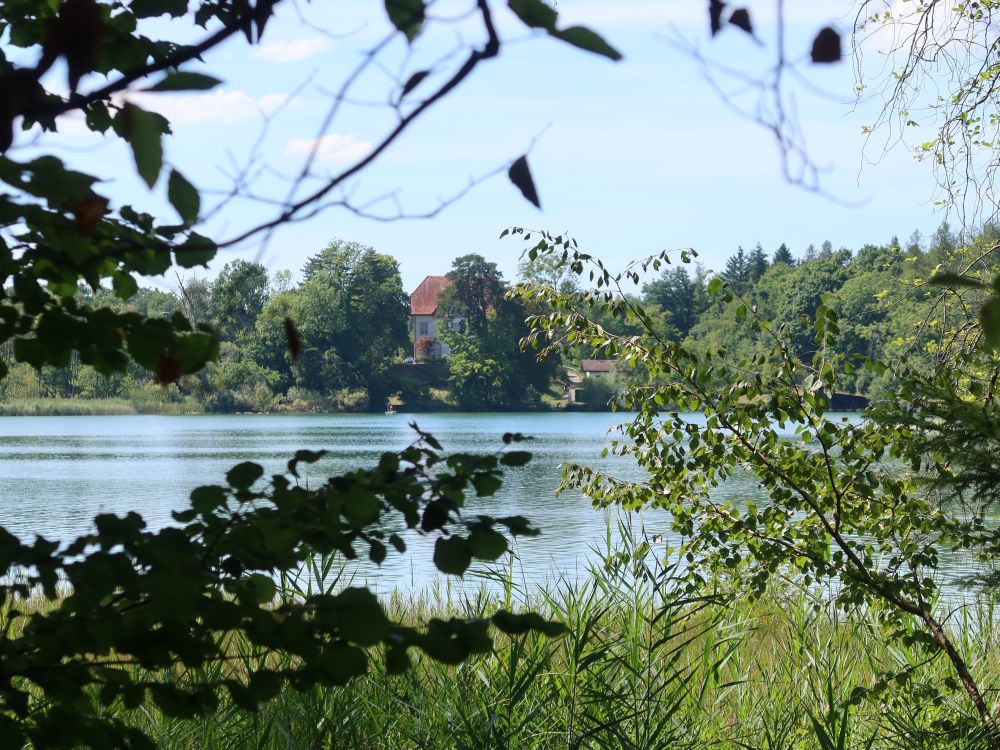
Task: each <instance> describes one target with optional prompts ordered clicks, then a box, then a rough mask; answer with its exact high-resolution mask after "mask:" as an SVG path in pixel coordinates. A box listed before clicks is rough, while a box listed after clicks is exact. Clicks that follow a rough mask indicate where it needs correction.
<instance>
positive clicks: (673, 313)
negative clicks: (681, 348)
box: [560, 266, 708, 338]
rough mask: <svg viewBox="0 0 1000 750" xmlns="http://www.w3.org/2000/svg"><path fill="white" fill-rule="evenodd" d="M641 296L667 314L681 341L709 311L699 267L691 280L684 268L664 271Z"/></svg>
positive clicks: (703, 274)
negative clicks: (703, 314) (705, 312)
mask: <svg viewBox="0 0 1000 750" xmlns="http://www.w3.org/2000/svg"><path fill="white" fill-rule="evenodd" d="M560 291H563V292H566V291H572V290H560ZM642 296H643V299H644V300H645V301H646V302H649V303H652V304H654V305H656V306H657V307H659V308H660V309H661V310H665V311H666V312H667V315H668V320H669V321H670V324H671V325H672V326H674V327H675V328H676V329H677V335H678V336H680V337H681V338H683V337H685V336H687V335H688V333H689V332H690V331H691V329H692V328H693V327H694V325H695V323H697V322H698V318H699V317H700V316H701V314H702V313H703V312H704V311H705V310H706V309H707V308H708V294H707V293H706V290H705V272H704V271H703V270H702V269H701V268H698V269H697V270H696V271H695V276H694V278H691V276H690V274H689V273H688V270H687V268H686V267H684V266H677V267H675V268H673V269H665V270H664V271H663V272H662V273H661V274H660V278H658V279H657V280H656V281H652V282H650V283H648V284H646V285H645V286H643V288H642Z"/></svg>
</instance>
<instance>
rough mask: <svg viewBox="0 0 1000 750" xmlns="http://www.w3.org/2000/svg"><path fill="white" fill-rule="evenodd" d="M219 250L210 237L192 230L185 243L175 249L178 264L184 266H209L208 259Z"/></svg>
mask: <svg viewBox="0 0 1000 750" xmlns="http://www.w3.org/2000/svg"><path fill="white" fill-rule="evenodd" d="M217 250H218V248H217V247H216V246H215V243H214V242H212V240H210V239H209V238H208V237H203V236H201V235H200V234H198V233H197V232H191V235H190V236H189V237H188V238H187V240H185V242H184V244H183V245H181V246H180V247H178V248H175V249H174V257H176V258H177V265H179V266H181V267H182V268H194V267H195V266H199V265H201V266H207V265H208V261H210V260H212V258H214V257H215V253H216V251H217Z"/></svg>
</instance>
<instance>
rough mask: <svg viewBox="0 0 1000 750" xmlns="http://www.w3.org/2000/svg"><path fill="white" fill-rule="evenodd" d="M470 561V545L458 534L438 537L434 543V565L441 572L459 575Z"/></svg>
mask: <svg viewBox="0 0 1000 750" xmlns="http://www.w3.org/2000/svg"><path fill="white" fill-rule="evenodd" d="M471 562H472V547H471V546H470V545H469V540H468V539H463V538H462V537H460V536H453V537H448V538H442V539H438V540H437V542H435V543H434V566H435V567H436V568H437V569H438V570H440V571H441V572H442V573H447V574H449V575H453V576H460V575H462V574H463V573H465V571H466V570H468V568H469V563H471Z"/></svg>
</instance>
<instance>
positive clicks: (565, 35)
mask: <svg viewBox="0 0 1000 750" xmlns="http://www.w3.org/2000/svg"><path fill="white" fill-rule="evenodd" d="M552 36H554V37H556V39H562V40H563V41H564V42H567V43H569V44H572V45H573V46H574V47H577V48H578V49H582V50H585V51H587V52H593V53H594V54H595V55H603V56H604V57H607V58H608V59H610V60H614V61H616V62H617V61H618V60H621V59H622V54H621V52H619V51H618V50H616V49H615V48H614V47H612V46H611V45H610V44H608V43H607V42H606V41H604V37H602V36H601V35H600V34H598V33H597V32H595V31H591V30H590V29H588V28H587V27H586V26H570V27H569V28H568V29H563V30H562V31H553V32H552Z"/></svg>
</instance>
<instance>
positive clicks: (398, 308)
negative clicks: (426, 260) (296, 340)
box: [266, 240, 409, 408]
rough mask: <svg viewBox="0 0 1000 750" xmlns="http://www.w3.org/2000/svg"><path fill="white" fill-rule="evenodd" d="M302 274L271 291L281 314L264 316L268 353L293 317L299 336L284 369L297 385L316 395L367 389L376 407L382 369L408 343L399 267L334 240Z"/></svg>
mask: <svg viewBox="0 0 1000 750" xmlns="http://www.w3.org/2000/svg"><path fill="white" fill-rule="evenodd" d="M303 275H304V276H305V281H304V282H303V283H302V285H301V286H300V287H298V288H297V289H295V290H292V291H290V292H285V293H284V294H283V295H279V297H282V299H281V303H280V304H281V306H283V307H285V312H284V314H283V315H279V314H276V313H275V312H274V311H272V312H270V313H268V315H267V318H268V320H270V333H269V334H266V338H267V339H268V340H269V341H271V342H272V343H271V349H272V351H273V344H274V342H275V340H276V339H277V340H280V335H281V334H280V333H279V332H278V331H279V326H280V329H283V328H284V325H285V324H284V320H285V318H288V319H291V320H294V321H295V325H296V326H297V329H298V331H299V333H300V334H301V337H302V347H301V352H300V354H299V356H298V358H297V360H296V361H295V363H294V365H293V366H292V370H293V372H294V373H295V378H296V382H297V383H298V385H300V386H301V387H303V388H306V389H309V390H315V391H318V392H320V393H331V392H333V391H337V390H340V389H354V390H367V392H368V400H369V406H370V407H373V408H374V407H377V406H379V405H380V404H382V403H383V401H384V400H385V398H386V397H387V395H388V394H389V392H390V390H391V382H390V378H389V371H390V366H391V364H392V363H393V362H394V361H395V360H396V358H397V353H398V351H399V350H400V349H401V348H404V347H405V346H406V344H407V342H408V340H409V338H408V337H409V333H408V331H409V300H408V297H407V295H406V293H405V292H404V291H403V282H402V279H401V278H400V276H399V265H398V264H397V263H396V261H395V259H393V258H391V257H390V256H388V255H382V254H379V253H377V252H376V251H375V250H374V249H373V248H370V247H365V246H363V245H360V244H358V243H356V242H344V241H341V240H336V241H334V242H331V243H330V244H329V245H327V247H325V248H324V249H323V250H322V251H320V252H319V253H318V254H317V255H314V256H313V257H311V258H310V259H309V260H308V261H307V262H306V265H305V268H304V269H303ZM276 333H277V336H276V335H275V334H276ZM272 356H273V355H272ZM293 359H294V358H293Z"/></svg>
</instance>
